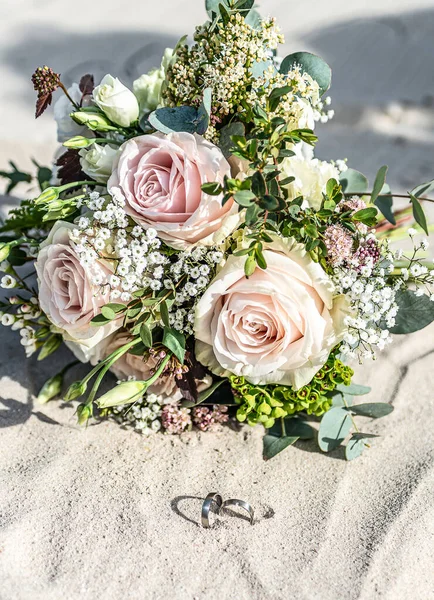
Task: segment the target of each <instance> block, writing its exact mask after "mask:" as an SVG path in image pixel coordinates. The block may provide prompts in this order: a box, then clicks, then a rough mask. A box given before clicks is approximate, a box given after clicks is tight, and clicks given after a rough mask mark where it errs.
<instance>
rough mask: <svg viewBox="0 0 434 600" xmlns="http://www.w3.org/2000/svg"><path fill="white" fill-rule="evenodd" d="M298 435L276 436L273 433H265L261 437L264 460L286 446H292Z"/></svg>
mask: <svg viewBox="0 0 434 600" xmlns="http://www.w3.org/2000/svg"><path fill="white" fill-rule="evenodd" d="M297 440H298V437H289V436H285V437H276V436H275V435H270V434H266V435H265V436H264V438H263V457H264V460H269V459H270V458H273V457H274V456H276V455H277V454H279V452H282V450H285V448H287V447H288V446H292V444H294V443H295V442H296V441H297Z"/></svg>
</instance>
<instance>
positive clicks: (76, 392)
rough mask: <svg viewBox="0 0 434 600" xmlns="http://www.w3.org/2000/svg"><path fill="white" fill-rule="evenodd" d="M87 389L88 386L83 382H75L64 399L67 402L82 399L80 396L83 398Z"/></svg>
mask: <svg viewBox="0 0 434 600" xmlns="http://www.w3.org/2000/svg"><path fill="white" fill-rule="evenodd" d="M86 389H87V385H86V384H85V383H83V382H82V381H74V383H72V384H71V385H70V386H69V388H68V390H67V392H66V394H65V396H64V398H63V399H64V400H65V402H69V401H70V400H75V399H76V398H80V396H83V394H84V393H85V392H86Z"/></svg>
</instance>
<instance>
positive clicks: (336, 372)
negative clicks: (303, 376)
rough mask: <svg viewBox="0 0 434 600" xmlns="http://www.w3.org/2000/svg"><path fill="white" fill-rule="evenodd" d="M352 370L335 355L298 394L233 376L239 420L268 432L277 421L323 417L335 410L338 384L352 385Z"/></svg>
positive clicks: (279, 387) (287, 388)
mask: <svg viewBox="0 0 434 600" xmlns="http://www.w3.org/2000/svg"><path fill="white" fill-rule="evenodd" d="M352 375H353V370H352V369H351V368H350V367H348V366H346V365H344V364H343V363H342V362H341V361H340V360H339V359H338V358H336V355H335V353H333V354H331V355H330V357H329V359H328V361H327V362H326V364H325V365H324V366H323V367H322V369H320V370H319V371H318V372H317V373H316V375H315V377H314V378H313V379H312V381H311V382H310V383H309V384H308V385H306V386H304V387H302V388H301V389H299V390H297V391H295V390H293V388H291V387H289V386H281V385H272V384H270V385H265V386H260V385H254V384H251V383H249V382H248V381H246V379H245V378H244V377H237V376H232V377H230V378H229V379H230V382H231V386H232V390H233V393H234V397H235V402H236V403H237V404H238V405H239V408H238V410H237V419H238V420H239V421H241V422H244V421H247V423H248V424H249V425H256V424H257V423H262V424H263V425H264V426H265V427H266V428H270V427H272V426H273V425H274V423H275V421H276V419H280V418H281V417H287V416H290V415H294V414H295V413H297V412H306V413H307V414H308V415H315V416H320V415H322V414H323V413H324V412H326V411H327V410H329V409H330V408H331V406H332V396H333V391H334V390H335V389H336V386H337V385H339V384H343V383H345V384H347V385H348V384H349V383H350V382H351V377H352Z"/></svg>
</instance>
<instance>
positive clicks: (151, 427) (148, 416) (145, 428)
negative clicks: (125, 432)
mask: <svg viewBox="0 0 434 600" xmlns="http://www.w3.org/2000/svg"><path fill="white" fill-rule="evenodd" d="M166 403H167V398H165V397H164V396H157V394H147V395H146V396H144V398H143V400H141V401H140V402H136V403H135V404H133V406H131V405H122V406H116V407H114V408H113V416H114V417H115V419H116V420H117V421H118V423H121V424H122V425H124V426H130V427H134V429H136V430H137V431H139V432H140V433H142V434H143V435H151V434H152V433H156V432H157V431H160V429H161V418H160V417H161V408H162V406H163V405H164V404H166Z"/></svg>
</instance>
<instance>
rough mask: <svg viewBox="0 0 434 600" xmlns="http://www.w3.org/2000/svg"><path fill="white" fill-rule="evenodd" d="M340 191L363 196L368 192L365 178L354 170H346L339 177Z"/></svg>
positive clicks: (367, 183)
mask: <svg viewBox="0 0 434 600" xmlns="http://www.w3.org/2000/svg"><path fill="white" fill-rule="evenodd" d="M340 182H341V185H342V190H343V191H344V192H345V193H346V194H364V193H365V192H367V191H368V185H369V182H368V180H367V178H366V177H365V176H364V175H363V173H360V172H359V171H356V170H354V169H347V170H346V171H345V172H344V173H342V175H341V177H340Z"/></svg>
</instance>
